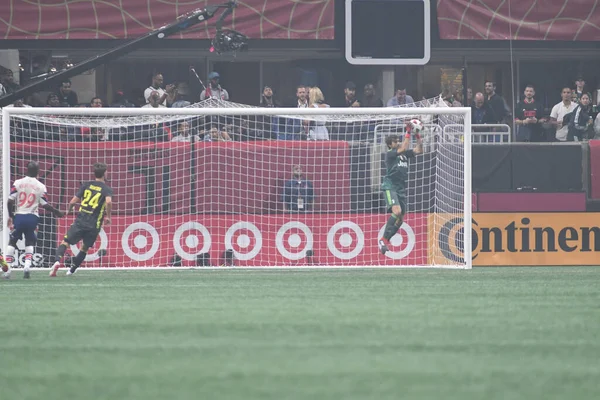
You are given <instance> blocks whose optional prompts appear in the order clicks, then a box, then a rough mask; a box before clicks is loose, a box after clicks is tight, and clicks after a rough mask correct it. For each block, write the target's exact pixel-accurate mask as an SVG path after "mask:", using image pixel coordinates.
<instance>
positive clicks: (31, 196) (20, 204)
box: [9, 177, 48, 215]
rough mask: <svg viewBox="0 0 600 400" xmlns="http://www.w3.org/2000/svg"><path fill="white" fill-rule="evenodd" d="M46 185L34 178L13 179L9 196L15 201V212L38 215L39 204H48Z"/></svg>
mask: <svg viewBox="0 0 600 400" xmlns="http://www.w3.org/2000/svg"><path fill="white" fill-rule="evenodd" d="M46 196H47V195H46V185H44V184H43V183H42V182H40V181H38V180H37V179H36V178H31V177H25V178H23V179H19V180H17V181H15V183H14V184H13V186H12V188H11V191H10V196H9V198H10V199H11V200H13V201H14V202H15V206H16V210H15V214H34V215H38V208H39V206H44V205H46V204H48V200H47V197H46Z"/></svg>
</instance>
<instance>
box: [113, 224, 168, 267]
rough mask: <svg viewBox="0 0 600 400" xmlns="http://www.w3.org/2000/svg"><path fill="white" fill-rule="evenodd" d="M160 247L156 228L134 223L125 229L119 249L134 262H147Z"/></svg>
mask: <svg viewBox="0 0 600 400" xmlns="http://www.w3.org/2000/svg"><path fill="white" fill-rule="evenodd" d="M159 246H160V237H159V236H158V232H157V231H156V228H154V227H153V226H152V225H150V224H148V223H146V222H136V223H133V224H131V225H129V226H128V227H127V229H125V231H124V232H123V236H122V237H121V247H122V248H123V251H124V252H125V254H126V255H127V256H128V257H129V258H131V259H132V260H134V261H147V260H149V259H151V258H152V257H154V255H155V254H156V252H157V251H158V248H159Z"/></svg>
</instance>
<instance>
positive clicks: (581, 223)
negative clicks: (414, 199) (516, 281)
mask: <svg viewBox="0 0 600 400" xmlns="http://www.w3.org/2000/svg"><path fill="white" fill-rule="evenodd" d="M428 219H429V221H428V226H429V235H428V240H429V249H430V251H429V257H430V258H429V263H436V264H448V265H450V264H456V263H461V262H463V259H464V258H463V252H462V250H459V249H460V244H461V243H462V241H463V237H464V226H463V220H462V218H461V217H459V216H457V215H447V214H430V215H429V216H428ZM599 225H600V213H494V214H492V213H474V214H473V223H472V241H473V243H472V244H473V265H474V266H528V265H531V266H537V265H539V266H543V265H548V266H556V265H574V266H575V265H600V227H599Z"/></svg>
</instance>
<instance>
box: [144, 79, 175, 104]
mask: <svg viewBox="0 0 600 400" xmlns="http://www.w3.org/2000/svg"><path fill="white" fill-rule="evenodd" d="M163 82H164V79H163V76H162V74H161V73H160V72H157V73H155V74H154V75H152V85H150V86H149V87H148V88H147V89H146V90H144V98H145V99H146V103H148V104H149V103H150V95H151V94H152V93H153V92H157V93H158V96H159V99H160V101H159V102H158V103H159V104H162V105H163V106H164V107H166V106H168V105H171V104H172V103H173V101H174V100H175V99H174V96H175V93H174V92H175V85H167V87H166V90H165V89H163V88H162V84H163Z"/></svg>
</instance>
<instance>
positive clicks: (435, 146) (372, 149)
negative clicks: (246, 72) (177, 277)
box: [0, 99, 472, 269]
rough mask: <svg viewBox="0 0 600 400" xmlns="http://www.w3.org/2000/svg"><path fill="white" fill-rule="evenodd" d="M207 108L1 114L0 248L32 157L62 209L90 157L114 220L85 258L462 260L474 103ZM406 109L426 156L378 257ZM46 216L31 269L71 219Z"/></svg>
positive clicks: (394, 263) (122, 262) (463, 265)
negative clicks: (14, 187)
mask: <svg viewBox="0 0 600 400" xmlns="http://www.w3.org/2000/svg"><path fill="white" fill-rule="evenodd" d="M219 103H220V104H216V105H215V104H211V105H210V106H206V105H205V106H198V105H193V106H191V107H187V108H18V107H6V108H3V109H2V149H1V150H0V152H1V153H2V154H1V156H2V188H1V195H2V211H1V212H0V214H1V221H2V227H0V233H1V237H2V242H1V243H2V251H3V252H4V251H5V250H6V247H7V245H8V241H9V230H8V229H7V228H6V227H7V221H8V213H7V210H6V204H7V198H8V195H9V193H10V187H11V184H12V182H13V181H14V180H15V179H19V178H21V177H23V176H24V175H25V166H26V164H27V162H28V161H30V160H34V161H38V162H39V163H40V176H39V179H40V180H41V181H42V182H43V183H44V184H45V185H46V186H47V188H48V197H49V198H48V200H49V202H50V203H51V204H52V205H54V206H56V207H57V208H59V209H66V205H67V203H68V202H69V200H70V199H71V197H72V196H73V195H74V194H75V193H76V191H77V189H78V188H79V186H80V185H81V184H82V183H83V182H85V181H86V180H92V179H93V171H92V168H91V166H92V164H93V163H95V162H104V163H106V164H107V165H108V171H107V183H108V184H109V186H111V187H112V188H113V190H114V198H113V203H114V207H113V212H112V224H111V225H110V226H106V227H103V228H102V230H101V231H100V233H99V236H98V239H97V240H96V243H95V245H94V247H93V248H92V249H91V250H90V251H89V252H88V255H87V257H86V260H85V262H84V264H83V265H82V268H94V269H96V268H101V269H105V268H132V269H133V268H148V267H151V268H161V267H168V268H177V267H184V268H193V267H207V266H221V265H224V266H232V265H234V266H236V267H248V268H254V267H286V268H287V267H315V268H329V267H336V268H340V267H341V268H345V267H353V268H356V267H364V268H371V267H385V268H394V267H403V268H406V267H424V268H428V267H429V268H460V269H470V268H472V239H471V234H466V233H467V232H468V233H470V232H471V220H472V218H471V214H472V190H471V143H472V138H471V109H470V108H462V107H461V108H459V107H448V106H446V105H445V104H444V103H443V101H441V100H440V101H439V102H438V101H437V100H436V99H433V100H430V101H427V103H426V104H424V105H425V106H423V105H421V106H415V107H390V108H351V109H349V108H305V109H300V108H298V109H297V108H254V107H247V106H240V105H237V104H235V103H228V102H219ZM430 105H431V106H430ZM412 118H419V119H421V120H422V121H423V122H424V126H425V129H424V131H423V134H422V136H423V138H424V139H423V140H424V153H423V154H422V155H417V156H416V157H415V158H414V159H412V160H410V161H409V167H410V171H409V180H408V190H407V197H406V200H405V201H406V203H407V210H406V211H407V214H406V216H405V220H404V224H403V225H402V226H401V227H400V230H399V231H398V233H397V234H396V235H395V236H394V237H393V238H392V240H391V241H390V243H391V248H390V251H388V253H386V255H382V254H380V252H379V250H378V247H377V239H378V238H379V237H381V235H382V234H383V232H384V228H385V224H386V222H387V221H388V219H389V217H390V213H389V211H388V210H387V207H386V205H385V204H386V203H385V199H384V197H383V193H382V192H381V191H380V190H379V186H380V184H381V179H382V177H383V176H384V175H385V165H384V164H385V157H384V155H385V154H384V153H385V152H386V151H387V148H386V146H385V137H386V136H387V135H390V134H396V135H399V136H400V138H401V139H402V138H403V137H404V133H405V123H406V121H407V120H408V119H412ZM445 127H448V128H446V129H444V128H445ZM440 132H444V133H443V134H440ZM307 139H308V140H307ZM311 139H314V140H311ZM325 139H327V140H325ZM411 141H412V143H411V147H414V146H415V145H416V142H415V139H414V136H413V138H412V139H411ZM297 168H300V169H301V175H299V176H296V175H294V173H295V172H294V171H296V169H297ZM46 214H49V213H45V212H44V211H43V210H42V211H41V212H40V217H41V218H40V232H39V235H38V243H37V245H36V250H35V251H34V252H35V256H34V265H35V266H38V267H48V266H49V265H50V262H51V258H52V256H53V254H54V251H55V249H56V246H57V245H58V244H59V243H60V240H61V239H62V237H63V236H64V234H65V233H66V230H67V229H68V227H69V226H70V224H71V223H72V222H73V220H74V217H72V216H70V217H66V218H62V219H56V218H54V217H53V216H50V215H46ZM465 227H468V228H465ZM21 244H22V243H19V245H18V247H19V248H20V247H21ZM18 250H20V249H18ZM77 252H78V248H77V247H76V246H71V248H70V249H68V253H70V254H71V255H72V256H74V255H75V254H76V253H77ZM21 254H22V250H21V252H20V253H19V255H21ZM67 262H68V261H67ZM18 266H19V257H17V259H16V261H15V264H14V265H13V267H18Z"/></svg>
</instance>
